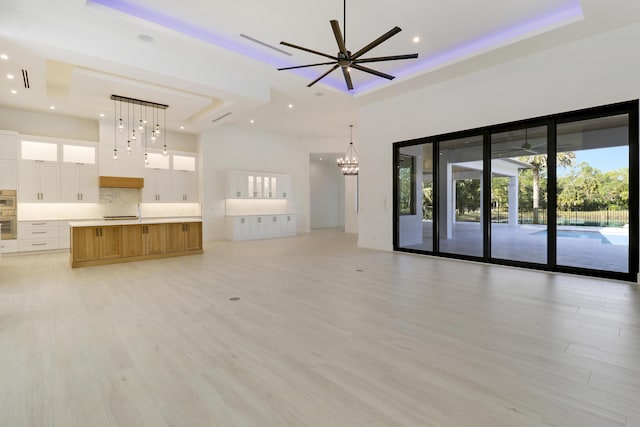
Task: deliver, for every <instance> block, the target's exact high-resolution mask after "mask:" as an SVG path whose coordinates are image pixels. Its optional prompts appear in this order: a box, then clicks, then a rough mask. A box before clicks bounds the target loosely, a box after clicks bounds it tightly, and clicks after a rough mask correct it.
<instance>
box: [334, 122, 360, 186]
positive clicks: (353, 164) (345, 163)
mask: <svg viewBox="0 0 640 427" xmlns="http://www.w3.org/2000/svg"><path fill="white" fill-rule="evenodd" d="M349 127H350V128H351V137H350V138H349V147H348V148H347V151H346V152H345V153H344V157H340V158H339V159H338V167H339V168H340V169H342V174H343V175H358V171H359V170H360V166H359V165H358V151H357V150H356V147H355V146H354V145H353V125H349Z"/></svg>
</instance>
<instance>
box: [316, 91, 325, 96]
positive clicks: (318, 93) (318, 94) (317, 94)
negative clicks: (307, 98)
mask: <svg viewBox="0 0 640 427" xmlns="http://www.w3.org/2000/svg"><path fill="white" fill-rule="evenodd" d="M315 95H316V96H322V95H324V93H322V92H316V93H315Z"/></svg>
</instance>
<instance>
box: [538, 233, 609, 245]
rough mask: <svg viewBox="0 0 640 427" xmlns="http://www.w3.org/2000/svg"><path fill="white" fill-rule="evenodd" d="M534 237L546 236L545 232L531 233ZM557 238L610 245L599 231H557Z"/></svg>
mask: <svg viewBox="0 0 640 427" xmlns="http://www.w3.org/2000/svg"><path fill="white" fill-rule="evenodd" d="M533 234H535V235H539V236H540V235H542V236H546V235H547V230H542V231H538V232H536V233H533ZM556 235H557V236H558V238H562V237H569V238H573V239H590V240H600V243H602V244H603V245H610V244H611V242H610V241H609V239H607V238H606V237H605V236H603V235H602V234H601V233H600V232H599V231H585V230H558V231H557V232H556Z"/></svg>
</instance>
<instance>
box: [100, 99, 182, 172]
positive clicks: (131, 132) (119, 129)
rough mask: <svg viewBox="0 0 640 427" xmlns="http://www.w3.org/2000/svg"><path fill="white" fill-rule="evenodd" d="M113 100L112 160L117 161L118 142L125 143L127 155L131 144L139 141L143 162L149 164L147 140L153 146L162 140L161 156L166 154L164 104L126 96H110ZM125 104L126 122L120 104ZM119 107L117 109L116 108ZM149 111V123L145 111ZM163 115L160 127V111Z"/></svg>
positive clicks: (166, 106)
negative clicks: (142, 151) (142, 149)
mask: <svg viewBox="0 0 640 427" xmlns="http://www.w3.org/2000/svg"><path fill="white" fill-rule="evenodd" d="M111 99H112V100H113V123H114V137H113V159H114V160H118V141H119V140H123V141H124V140H125V135H126V141H127V153H131V151H132V147H131V144H132V143H134V142H135V141H136V140H138V139H140V144H141V145H143V146H144V161H145V164H148V163H149V159H148V153H147V140H148V139H149V140H151V143H152V144H155V143H156V142H157V141H159V140H160V139H161V138H162V141H163V143H164V144H163V148H162V154H164V155H165V156H166V155H167V154H168V152H167V108H169V106H168V105H166V104H158V103H156V102H151V101H144V100H141V99H134V98H128V97H126V96H120V95H111ZM123 102H124V103H125V104H126V114H127V117H126V120H125V119H123V117H122V103H123ZM118 107H119V108H118ZM136 108H137V109H138V112H139V114H138V121H137V122H136ZM149 109H150V110H151V114H150V116H151V123H149V122H148V121H147V112H148V111H147V110H149ZM159 110H162V113H163V123H162V126H160V111H159Z"/></svg>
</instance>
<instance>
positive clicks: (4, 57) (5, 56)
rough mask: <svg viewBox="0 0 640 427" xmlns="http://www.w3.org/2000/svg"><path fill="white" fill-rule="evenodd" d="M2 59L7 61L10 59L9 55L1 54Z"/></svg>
mask: <svg viewBox="0 0 640 427" xmlns="http://www.w3.org/2000/svg"><path fill="white" fill-rule="evenodd" d="M0 59H2V60H4V61H6V60H7V59H9V57H8V56H7V55H6V54H4V53H3V54H2V55H0Z"/></svg>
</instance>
